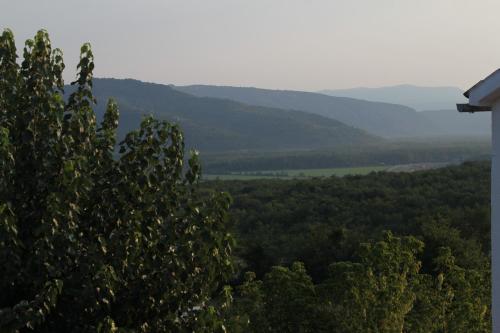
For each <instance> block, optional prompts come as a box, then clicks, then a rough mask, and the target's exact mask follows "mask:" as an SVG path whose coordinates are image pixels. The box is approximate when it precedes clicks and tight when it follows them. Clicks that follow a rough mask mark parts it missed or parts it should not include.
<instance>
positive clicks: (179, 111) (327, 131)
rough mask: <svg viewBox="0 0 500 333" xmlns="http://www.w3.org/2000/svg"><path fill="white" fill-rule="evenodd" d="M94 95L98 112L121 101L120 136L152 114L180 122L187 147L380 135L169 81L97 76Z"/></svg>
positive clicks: (318, 143)
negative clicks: (201, 93) (202, 94)
mask: <svg viewBox="0 0 500 333" xmlns="http://www.w3.org/2000/svg"><path fill="white" fill-rule="evenodd" d="M67 90H71V89H69V88H68V89H67ZM94 95H95V96H96V98H97V100H98V107H97V113H98V115H102V113H103V110H104V108H105V105H106V100H107V99H108V98H109V97H114V98H115V99H116V100H117V101H118V104H119V107H120V124H119V135H120V137H123V135H124V134H125V133H126V132H128V131H130V130H132V129H135V128H137V126H138V125H139V122H140V119H141V118H142V117H143V116H144V115H149V114H151V115H153V116H154V117H157V118H159V119H166V120H170V121H172V122H175V123H178V124H180V126H181V127H182V129H183V130H184V134H185V138H186V143H187V146H188V147H194V148H196V149H199V150H201V151H206V152H221V151H235V150H259V151H272V150H290V149H322V148H328V147H330V148H333V147H338V146H345V145H350V144H354V145H359V144H367V143H374V142H379V141H380V140H381V139H379V138H377V137H375V136H374V135H371V134H369V133H367V132H365V131H363V130H359V129H356V128H353V127H351V126H347V125H345V124H343V123H341V122H340V121H337V120H334V119H329V118H326V117H322V116H319V115H314V114H310V113H306V112H300V111H288V110H281V109H277V108H268V107H259V106H250V105H245V104H242V103H238V102H234V101H229V100H223V99H216V98H199V97H195V96H192V95H189V94H185V93H182V92H179V91H177V90H174V89H172V88H171V87H169V86H166V85H160V84H153V83H144V82H141V81H137V80H131V79H127V80H117V79H95V80H94Z"/></svg>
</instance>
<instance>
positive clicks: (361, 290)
mask: <svg viewBox="0 0 500 333" xmlns="http://www.w3.org/2000/svg"><path fill="white" fill-rule="evenodd" d="M422 249H423V243H422V242H420V241H418V240H416V239H415V238H413V237H408V238H403V239H401V238H396V237H394V236H392V234H391V233H387V234H386V235H385V237H384V240H383V241H380V242H377V243H375V244H363V245H362V246H361V248H360V262H359V263H350V262H339V263H335V264H333V265H332V266H331V268H330V276H329V278H328V279H327V280H326V281H325V282H324V284H323V286H322V290H323V291H322V293H321V294H322V295H323V296H325V297H326V299H327V302H328V307H327V311H328V312H329V313H330V315H331V316H332V317H333V318H335V319H334V323H335V325H336V327H335V330H336V331H338V332H402V331H403V327H404V322H405V317H406V315H407V314H408V313H409V312H410V310H411V309H412V306H413V303H414V300H415V298H416V295H415V292H414V288H413V284H414V280H415V279H416V276H417V274H418V272H419V270H420V262H419V261H418V260H417V259H416V255H417V254H418V253H419V252H421V251H422Z"/></svg>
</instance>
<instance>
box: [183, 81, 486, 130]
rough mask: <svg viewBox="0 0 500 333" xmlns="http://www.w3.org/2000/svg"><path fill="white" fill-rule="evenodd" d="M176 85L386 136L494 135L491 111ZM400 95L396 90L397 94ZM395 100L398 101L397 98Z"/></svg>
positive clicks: (244, 89)
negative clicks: (422, 108) (471, 112)
mask: <svg viewBox="0 0 500 333" xmlns="http://www.w3.org/2000/svg"><path fill="white" fill-rule="evenodd" d="M174 88H175V89H176V90H178V91H182V92H185V93H189V94H193V95H195V96H199V97H213V98H224V99H229V100H234V101H238V102H241V103H246V104H253V105H259V106H265V107H273V108H281V109H287V110H291V109H293V110H300V111H305V112H309V113H314V114H318V115H321V116H324V117H328V118H331V119H336V120H339V121H341V122H343V123H345V124H347V125H350V126H353V127H356V128H360V129H363V130H365V131H367V132H370V133H373V134H375V135H378V136H381V137H385V138H412V137H436V136H488V135H489V134H490V119H489V116H488V115H487V114H474V115H473V116H470V115H462V114H459V113H458V112H457V111H456V109H447V110H432V111H428V112H417V111H416V110H415V109H413V108H411V107H409V106H405V105H400V104H393V103H385V102H373V101H367V100H360V99H355V98H350V97H338V96H329V95H325V94H320V93H311V92H302V91H288V90H269V89H258V88H250V87H248V88H247V87H228V86H207V85H191V86H181V87H178V86H175V87H174ZM432 89H433V88H426V89H423V90H420V91H425V92H426V94H427V95H428V96H430V95H435V96H439V92H440V91H441V90H442V89H441V88H437V91H436V92H434V93H432V94H431V93H430V92H431V91H432ZM387 90H388V89H386V91H387ZM396 95H397V94H396V92H394V96H396ZM417 95H418V94H417ZM459 96H460V95H459ZM422 98H423V97H422ZM395 99H396V100H397V98H396V97H395ZM429 100H430V99H429ZM461 100H462V99H459V101H461ZM450 103H451V102H450ZM435 105H438V104H435ZM453 108H454V106H453Z"/></svg>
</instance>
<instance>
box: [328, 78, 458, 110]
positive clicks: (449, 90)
mask: <svg viewBox="0 0 500 333" xmlns="http://www.w3.org/2000/svg"><path fill="white" fill-rule="evenodd" d="M319 93H322V94H325V95H329V96H337V97H350V98H358V99H364V100H367V101H375V102H384V103H395V104H401V105H406V106H409V107H411V108H414V109H415V110H417V111H424V110H451V109H454V108H455V104H456V103H463V102H465V101H466V99H465V97H464V96H463V95H462V94H463V91H462V90H461V89H459V88H456V87H421V86H414V85H410V84H403V85H397V86H390V87H380V88H364V87H362V88H351V89H334V90H321V91H319Z"/></svg>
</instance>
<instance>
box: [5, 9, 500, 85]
mask: <svg viewBox="0 0 500 333" xmlns="http://www.w3.org/2000/svg"><path fill="white" fill-rule="evenodd" d="M0 8H1V10H0V28H2V29H3V28H10V29H12V30H13V32H14V34H15V36H16V43H17V46H18V48H19V49H20V50H22V47H23V45H24V40H26V39H27V38H31V37H32V36H33V35H34V34H35V32H36V31H37V30H38V29H40V28H44V29H47V30H48V31H49V33H50V36H51V40H52V44H53V46H54V47H59V48H61V49H62V50H63V52H64V54H65V63H66V66H67V70H66V73H65V80H66V81H70V80H72V79H73V78H74V76H75V67H76V63H77V61H78V55H79V48H80V46H81V44H83V43H84V42H90V43H91V44H92V48H93V52H94V56H95V63H96V70H95V76H97V77H115V78H135V79H139V80H142V81H148V82H157V83H165V84H175V85H187V84H216V85H233V86H253V87H262V88H272V89H295V90H308V91H315V90H320V89H336V88H350V87H381V86H390V85H398V84H414V85H420V86H456V87H459V88H462V89H466V88H468V87H469V86H471V85H473V84H474V83H475V82H477V81H479V80H480V79H482V78H483V77H485V76H486V75H488V74H489V73H491V72H493V71H494V70H495V69H497V68H498V67H500V38H499V36H498V33H499V31H500V18H499V13H500V1H499V0H473V1H472V0H140V1H138V0H85V1H81V0H80V1H76V0H0ZM20 53H22V52H20Z"/></svg>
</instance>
